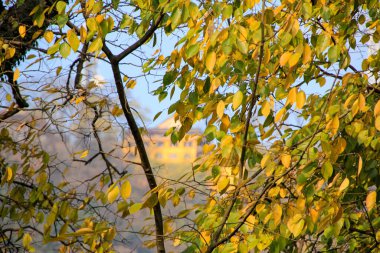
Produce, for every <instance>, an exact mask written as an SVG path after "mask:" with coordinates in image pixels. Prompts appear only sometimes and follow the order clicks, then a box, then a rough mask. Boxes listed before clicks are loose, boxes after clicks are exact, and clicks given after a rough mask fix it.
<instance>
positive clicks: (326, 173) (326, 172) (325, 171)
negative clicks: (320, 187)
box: [321, 161, 333, 180]
mask: <svg viewBox="0 0 380 253" xmlns="http://www.w3.org/2000/svg"><path fill="white" fill-rule="evenodd" d="M321 172H322V176H323V178H324V179H325V180H328V179H329V178H330V177H331V175H332V173H333V166H332V165H331V163H330V162H329V161H326V162H325V163H324V164H323V165H322V169H321Z"/></svg>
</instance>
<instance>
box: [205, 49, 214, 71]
mask: <svg viewBox="0 0 380 253" xmlns="http://www.w3.org/2000/svg"><path fill="white" fill-rule="evenodd" d="M215 63H216V53H215V52H214V51H212V52H210V53H208V54H207V56H206V68H207V69H208V70H209V71H210V72H212V71H213V69H214V66H215Z"/></svg>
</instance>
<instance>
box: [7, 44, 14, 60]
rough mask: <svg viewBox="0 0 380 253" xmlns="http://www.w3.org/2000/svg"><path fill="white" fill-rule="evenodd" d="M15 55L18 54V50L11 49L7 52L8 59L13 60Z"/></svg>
mask: <svg viewBox="0 0 380 253" xmlns="http://www.w3.org/2000/svg"><path fill="white" fill-rule="evenodd" d="M15 53H16V48H14V47H9V48H8V50H7V55H6V59H10V58H12V57H13V56H14V55H15Z"/></svg>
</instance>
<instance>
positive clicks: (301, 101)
mask: <svg viewBox="0 0 380 253" xmlns="http://www.w3.org/2000/svg"><path fill="white" fill-rule="evenodd" d="M305 101H306V95H305V92H303V91H302V90H301V91H300V92H298V93H297V98H296V106H297V108H298V109H302V107H303V106H304V105H305Z"/></svg>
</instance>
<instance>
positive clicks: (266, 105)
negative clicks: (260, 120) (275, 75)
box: [261, 100, 270, 117]
mask: <svg viewBox="0 0 380 253" xmlns="http://www.w3.org/2000/svg"><path fill="white" fill-rule="evenodd" d="M261 113H262V114H263V115H264V116H265V117H267V116H268V115H269V113H270V104H269V102H268V101H266V100H265V101H264V102H263V103H262V104H261Z"/></svg>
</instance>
